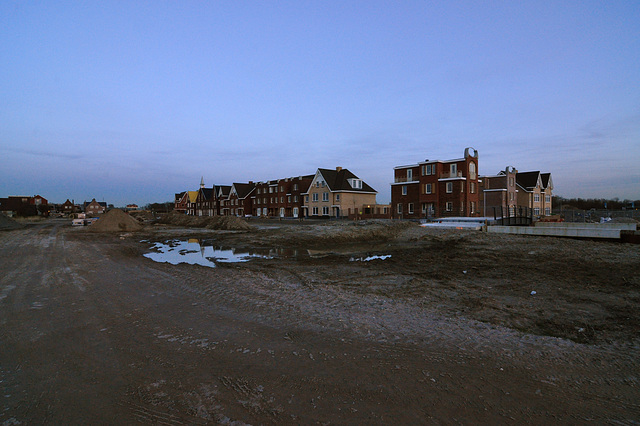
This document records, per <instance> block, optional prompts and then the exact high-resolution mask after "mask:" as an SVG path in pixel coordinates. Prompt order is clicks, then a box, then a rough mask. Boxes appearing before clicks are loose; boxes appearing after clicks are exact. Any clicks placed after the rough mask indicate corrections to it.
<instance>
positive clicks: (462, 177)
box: [438, 176, 467, 182]
mask: <svg viewBox="0 0 640 426" xmlns="http://www.w3.org/2000/svg"><path fill="white" fill-rule="evenodd" d="M449 180H467V178H466V177H464V176H458V177H452V178H441V179H438V182H446V181H449Z"/></svg>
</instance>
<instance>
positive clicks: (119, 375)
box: [0, 213, 640, 424]
mask: <svg viewBox="0 0 640 426" xmlns="http://www.w3.org/2000/svg"><path fill="white" fill-rule="evenodd" d="M135 216H136V215H134V214H132V215H126V214H124V213H123V214H122V215H120V214H119V213H115V214H111V215H109V216H107V215H105V216H104V217H101V218H100V219H99V220H98V221H97V222H96V223H94V224H93V225H91V226H83V227H72V226H71V224H70V221H69V220H67V219H49V220H39V221H33V222H26V221H25V222H20V223H18V222H13V221H11V222H10V221H9V220H6V221H3V222H2V223H0V226H1V227H2V228H4V229H5V230H4V231H2V232H0V257H1V258H2V259H3V261H2V262H0V324H1V326H0V330H1V331H2V335H1V338H2V346H3V348H5V350H3V351H0V382H1V383H2V391H3V395H2V397H3V407H4V408H3V410H2V411H1V412H0V422H2V424H30V423H43V422H50V423H58V424H60V423H67V424H68V423H72V424H73V423H74V424H77V423H134V422H144V423H157V424H205V423H214V424H216V423H217V424H365V423H366V424H389V423H394V424H425V423H426V424H430V423H435V424H441V423H444V424H449V423H498V424H519V423H535V424H542V423H545V424H548V423H551V424H553V423H574V424H575V423H587V422H596V423H614V424H634V423H635V422H637V421H638V419H640V405H638V401H639V400H640V374H639V373H640V370H639V368H638V365H639V361H640V359H639V355H638V354H639V353H640V351H639V349H640V339H639V336H640V323H639V322H638V320H637V311H638V306H640V272H639V271H640V246H639V245H637V244H631V243H627V242H624V241H623V240H622V239H621V238H612V237H607V238H597V237H588V238H576V237H554V236H540V235H517V234H508V233H494V232H487V231H486V230H483V229H479V230H476V229H457V228H458V227H455V226H449V227H447V226H441V227H428V226H420V224H419V223H417V222H408V221H389V220H371V221H357V222H356V221H313V220H306V221H294V220H290V221H278V220H255V219H254V220H248V221H247V220H244V219H239V218H234V217H226V218H215V217H211V218H195V217H193V218H187V217H186V216H185V215H167V216H164V217H163V218H160V219H158V218H157V217H154V216H152V215H148V214H141V215H139V216H138V218H139V220H136V219H134V217H135ZM101 221H102V224H100V222H101ZM9 225H10V226H9ZM99 225H100V226H102V228H100V227H99ZM554 226H557V225H551V226H547V227H548V228H553V227H554ZM624 226H629V225H624ZM633 226H637V225H636V224H634V225H633ZM610 227H611V226H610ZM529 228H534V227H529ZM603 229H604V228H603ZM633 232H635V231H633Z"/></svg>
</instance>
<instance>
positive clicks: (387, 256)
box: [349, 254, 391, 262]
mask: <svg viewBox="0 0 640 426" xmlns="http://www.w3.org/2000/svg"><path fill="white" fill-rule="evenodd" d="M390 257H391V255H390V254H385V255H382V256H367V257H352V258H351V259H349V261H350V262H370V261H372V260H385V259H389V258H390Z"/></svg>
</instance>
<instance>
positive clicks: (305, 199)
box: [304, 195, 309, 203]
mask: <svg viewBox="0 0 640 426" xmlns="http://www.w3.org/2000/svg"><path fill="white" fill-rule="evenodd" d="M304 202H305V203H309V196H308V195H305V196H304Z"/></svg>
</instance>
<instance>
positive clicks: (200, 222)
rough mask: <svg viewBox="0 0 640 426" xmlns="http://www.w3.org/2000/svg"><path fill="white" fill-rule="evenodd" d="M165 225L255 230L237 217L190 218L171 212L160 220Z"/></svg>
mask: <svg viewBox="0 0 640 426" xmlns="http://www.w3.org/2000/svg"><path fill="white" fill-rule="evenodd" d="M160 223H163V224H165V225H175V226H183V227H187V228H207V229H220V230H230V231H247V230H251V229H254V228H253V226H251V225H249V224H248V223H247V222H246V221H245V220H244V219H241V218H239V217H235V216H188V215H186V214H183V213H177V212H171V213H169V214H167V215H164V216H163V217H162V219H160Z"/></svg>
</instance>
